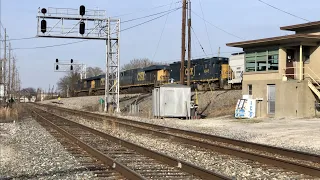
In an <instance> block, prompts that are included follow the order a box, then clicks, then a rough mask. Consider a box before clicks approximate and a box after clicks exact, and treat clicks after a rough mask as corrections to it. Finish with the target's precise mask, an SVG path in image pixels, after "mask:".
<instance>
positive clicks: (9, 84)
mask: <svg viewBox="0 0 320 180" xmlns="http://www.w3.org/2000/svg"><path fill="white" fill-rule="evenodd" d="M11 83H12V82H11V43H9V74H8V92H9V98H10V97H11Z"/></svg>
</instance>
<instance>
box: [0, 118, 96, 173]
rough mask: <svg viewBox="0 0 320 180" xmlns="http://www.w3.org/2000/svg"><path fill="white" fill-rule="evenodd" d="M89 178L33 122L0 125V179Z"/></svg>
mask: <svg viewBox="0 0 320 180" xmlns="http://www.w3.org/2000/svg"><path fill="white" fill-rule="evenodd" d="M3 178H17V179H91V178H92V174H91V173H90V172H86V171H85V170H84V169H82V168H81V166H80V163H78V162H77V161H76V160H75V158H74V157H73V156H70V155H69V153H68V152H67V151H65V150H64V148H63V147H62V146H61V144H60V143H59V142H57V141H56V139H54V138H53V137H52V136H51V135H50V134H49V133H48V132H47V131H46V130H45V129H44V128H43V127H42V126H40V125H39V124H38V123H37V122H36V121H35V120H33V119H30V118H29V119H24V120H22V121H19V122H15V123H1V124H0V179H3Z"/></svg>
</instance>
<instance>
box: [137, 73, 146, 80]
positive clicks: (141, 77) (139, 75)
mask: <svg viewBox="0 0 320 180" xmlns="http://www.w3.org/2000/svg"><path fill="white" fill-rule="evenodd" d="M144 76H145V73H144V72H139V73H138V75H137V79H138V81H144Z"/></svg>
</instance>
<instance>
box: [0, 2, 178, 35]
mask: <svg viewBox="0 0 320 180" xmlns="http://www.w3.org/2000/svg"><path fill="white" fill-rule="evenodd" d="M180 8H181V7H179V8H176V9H171V10H168V11H162V12H159V13H155V14H151V15H147V16H143V17H139V18H134V19H129V20H126V21H122V22H121V24H122V23H127V22H131V21H135V20H139V19H144V18H148V17H152V16H156V15H158V14H163V13H167V12H174V11H175V10H178V9H180ZM1 25H2V24H1ZM3 28H4V27H3ZM36 38H37V37H25V38H16V39H7V41H19V40H28V39H36Z"/></svg>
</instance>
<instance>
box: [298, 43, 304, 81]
mask: <svg viewBox="0 0 320 180" xmlns="http://www.w3.org/2000/svg"><path fill="white" fill-rule="evenodd" d="M302 72H303V62H302V45H300V77H299V80H300V81H302Z"/></svg>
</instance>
